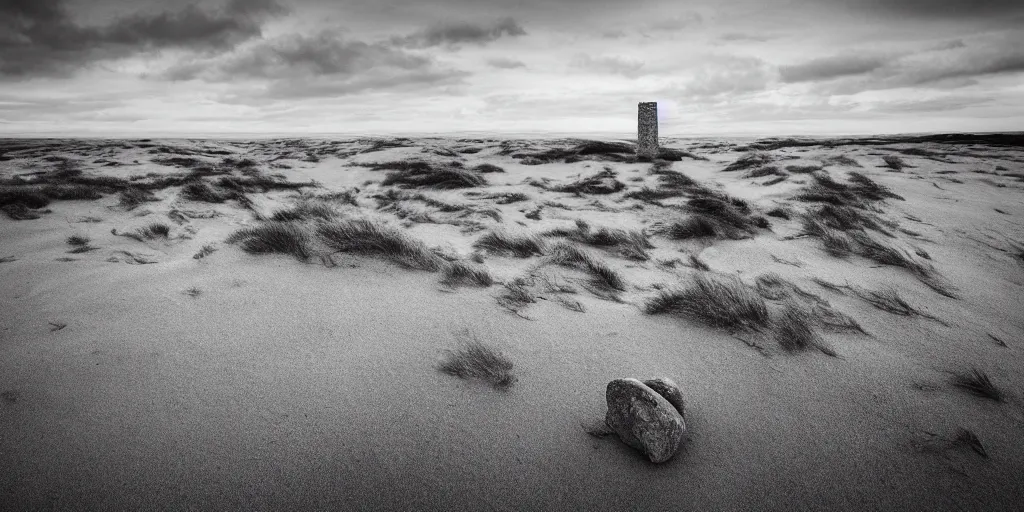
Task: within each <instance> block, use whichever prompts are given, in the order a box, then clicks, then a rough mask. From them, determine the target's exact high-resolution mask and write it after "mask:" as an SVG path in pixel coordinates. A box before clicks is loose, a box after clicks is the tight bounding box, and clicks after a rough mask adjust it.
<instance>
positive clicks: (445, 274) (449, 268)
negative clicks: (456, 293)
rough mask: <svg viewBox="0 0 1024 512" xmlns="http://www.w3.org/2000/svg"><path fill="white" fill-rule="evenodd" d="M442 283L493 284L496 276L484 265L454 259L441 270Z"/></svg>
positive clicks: (453, 284)
mask: <svg viewBox="0 0 1024 512" xmlns="http://www.w3.org/2000/svg"><path fill="white" fill-rule="evenodd" d="M441 273H442V277H441V284H443V285H445V286H453V287H454V286H459V285H470V286H483V287H487V286H491V285H492V284H494V278H493V277H491V274H490V272H488V271H487V269H485V268H483V267H478V266H474V265H470V264H469V263H466V262H464V261H453V262H450V263H448V264H447V265H445V266H444V269H443V270H442V271H441Z"/></svg>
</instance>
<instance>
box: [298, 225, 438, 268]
mask: <svg viewBox="0 0 1024 512" xmlns="http://www.w3.org/2000/svg"><path fill="white" fill-rule="evenodd" d="M316 234H317V236H318V237H319V239H320V240H321V241H323V243H324V244H325V245H327V246H328V247H330V248H331V249H332V250H335V251H340V252H352V253H356V254H367V255H375V256H383V257H385V258H387V259H389V260H391V261H393V262H395V263H398V264H399V265H402V266H405V267H409V268H414V269H418V270H429V271H436V270H440V269H441V268H442V266H443V263H444V260H443V259H441V258H440V257H439V256H437V255H436V254H434V253H433V252H432V251H431V250H430V249H428V248H427V246H426V245H425V244H424V243H423V242H421V241H419V240H416V239H414V238H412V237H410V236H409V235H407V234H406V233H404V232H402V231H400V230H398V229H396V228H393V227H390V226H388V225H385V224H383V223H381V222H377V221H373V220H369V219H345V220H335V221H332V222H325V223H322V224H319V225H318V226H317V228H316Z"/></svg>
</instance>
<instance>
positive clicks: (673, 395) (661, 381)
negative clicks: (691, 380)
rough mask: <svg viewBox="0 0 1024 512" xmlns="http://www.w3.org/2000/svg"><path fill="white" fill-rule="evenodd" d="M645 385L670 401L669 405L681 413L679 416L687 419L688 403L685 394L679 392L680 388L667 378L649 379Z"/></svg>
mask: <svg viewBox="0 0 1024 512" xmlns="http://www.w3.org/2000/svg"><path fill="white" fill-rule="evenodd" d="M644 385H646V386H647V387H649V388H651V389H653V390H654V392H655V393H657V394H659V395H661V396H662V397H664V398H665V400H668V403H670V404H672V407H675V408H676V410H677V411H679V415H680V416H682V417H683V419H684V420H685V419H686V412H685V411H684V410H685V409H686V402H684V401H683V393H682V391H679V386H678V385H677V384H676V383H675V382H674V381H673V380H672V379H669V378H667V377H658V378H656V379H648V380H645V381H644Z"/></svg>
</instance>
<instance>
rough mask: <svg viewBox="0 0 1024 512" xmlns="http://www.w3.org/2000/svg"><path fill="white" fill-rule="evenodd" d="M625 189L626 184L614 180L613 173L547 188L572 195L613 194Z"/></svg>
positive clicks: (603, 172) (606, 172) (601, 173)
mask: <svg viewBox="0 0 1024 512" xmlns="http://www.w3.org/2000/svg"><path fill="white" fill-rule="evenodd" d="M624 188H626V184H625V183H623V182H621V181H619V180H617V179H615V171H607V170H606V171H601V172H599V173H597V174H595V175H593V176H588V177H586V178H581V179H579V180H577V181H574V182H572V183H569V184H567V185H556V186H548V187H547V189H548V190H550V191H552V192H571V193H574V194H613V193H615V192H619V191H621V190H622V189H624Z"/></svg>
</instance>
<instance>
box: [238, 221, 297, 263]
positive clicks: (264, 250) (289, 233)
mask: <svg viewBox="0 0 1024 512" xmlns="http://www.w3.org/2000/svg"><path fill="white" fill-rule="evenodd" d="M310 238H311V237H310V234H309V233H308V232H307V231H306V229H305V228H304V227H302V226H301V225H298V224H296V223H292V222H265V223H262V224H259V225H257V226H253V227H249V228H242V229H240V230H238V231H235V232H234V233H232V234H231V236H229V237H228V239H227V243H229V244H234V243H237V244H239V245H240V246H241V248H242V250H243V251H245V252H248V253H251V254H268V253H280V254H290V255H292V256H295V257H296V258H297V259H299V260H300V261H306V260H308V259H309V257H310V255H311V249H310Z"/></svg>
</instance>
